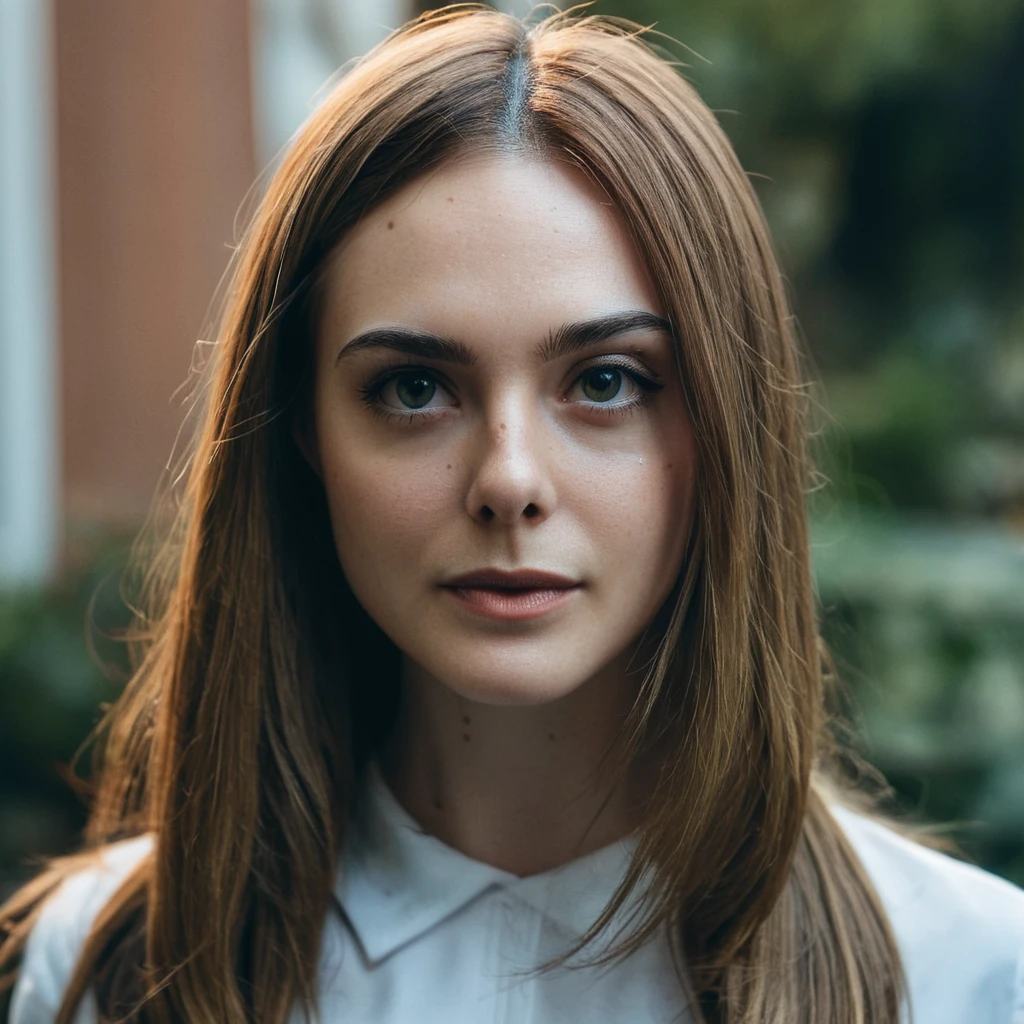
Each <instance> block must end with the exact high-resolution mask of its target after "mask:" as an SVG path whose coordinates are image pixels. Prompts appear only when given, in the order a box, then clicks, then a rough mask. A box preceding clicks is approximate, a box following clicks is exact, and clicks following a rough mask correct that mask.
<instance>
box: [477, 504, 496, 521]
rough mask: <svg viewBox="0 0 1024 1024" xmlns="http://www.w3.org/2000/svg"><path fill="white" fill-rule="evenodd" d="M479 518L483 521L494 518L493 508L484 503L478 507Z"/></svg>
mask: <svg viewBox="0 0 1024 1024" xmlns="http://www.w3.org/2000/svg"><path fill="white" fill-rule="evenodd" d="M480 518H481V519H482V520H483V521H484V522H485V523H489V522H490V521H491V520H492V519H493V518H494V510H493V509H492V508H491V507H490V506H489V505H484V506H483V507H482V508H481V509H480Z"/></svg>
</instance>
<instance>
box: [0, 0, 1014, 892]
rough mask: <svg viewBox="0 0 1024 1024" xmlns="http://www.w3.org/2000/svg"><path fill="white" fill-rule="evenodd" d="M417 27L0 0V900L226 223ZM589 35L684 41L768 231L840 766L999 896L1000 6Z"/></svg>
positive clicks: (689, 72) (716, 22) (1006, 545)
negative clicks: (845, 740) (971, 866)
mask: <svg viewBox="0 0 1024 1024" xmlns="http://www.w3.org/2000/svg"><path fill="white" fill-rule="evenodd" d="M502 6H503V7H504V8H505V9H507V10H510V11H512V12H513V13H515V14H520V15H521V14H525V13H526V12H527V9H528V5H527V4H525V3H522V4H519V3H512V2H509V3H505V4H503V5H502ZM421 9H422V7H421V6H419V5H417V4H416V3H415V2H414V0H378V2H373V0H218V2H217V3H208V2H205V0H147V2H146V3H144V4H140V3H136V2H134V0H90V3H88V4H83V3H79V2H78V0H0V139H2V144H0V893H2V891H4V890H9V889H10V887H11V886H13V885H14V884H16V882H17V881H18V880H19V879H21V878H24V877H26V876H27V875H28V874H29V873H30V871H31V868H30V866H29V862H28V860H27V858H28V857H29V856H30V855H34V854H44V853H60V852H63V851H65V850H67V849H69V848H70V846H71V845H72V844H73V843H74V842H75V841H76V838H77V835H78V832H79V830H80V828H81V825H82V821H83V806H82V802H81V800H80V798H79V797H78V796H76V795H75V788H74V787H73V786H72V785H71V784H70V783H69V767H68V766H69V764H70V762H71V761H72V758H73V756H74V754H75V751H76V750H77V749H78V747H79V745H80V744H81V743H82V741H83V740H84V738H85V737H86V735H87V733H88V732H89V730H90V729H91V728H92V726H93V725H94V724H95V723H96V721H97V720H98V716H99V713H100V707H101V705H102V704H103V703H104V702H108V701H110V700H111V699H112V698H113V697H114V696H115V695H116V693H117V690H118V686H119V684H120V682H123V678H122V679H119V678H118V674H117V672H116V671H111V672H109V673H106V674H105V673H104V671H102V670H101V668H100V667H99V666H100V663H104V662H109V663H112V664H113V665H116V664H118V663H119V660H120V659H121V656H120V654H119V651H118V647H117V645H116V644H114V643H113V642H112V641H111V640H110V639H109V636H108V634H110V633H111V632H112V631H116V629H117V628H118V627H119V626H121V625H123V624H124V623H125V622H126V620H127V613H126V610H125V608H124V606H123V604H122V603H121V601H120V598H119V596H118V580H119V574H120V571H121V569H122V567H123V565H124V562H125V556H126V552H127V546H128V544H129V543H130V541H131V539H132V537H133V535H134V533H135V531H136V530H137V529H138V527H139V526H140V524H141V522H142V519H143V517H144V516H145V515H146V513H147V510H148V507H149V503H150V500H151V497H152V495H153V492H154V488H155V486H156V484H157V481H158V478H159V476H160V474H161V472H162V470H163V468H164V466H165V464H166V462H167V459H168V457H169V455H170V452H171V449H172V445H173V443H174V439H175V435H176V433H177V431H178V429H179V425H180V422H181V419H182V413H183V408H182V399H183V395H182V392H181V390H180V385H181V384H182V383H183V382H184V381H185V379H186V376H187V374H188V369H189V365H190V360H191V357H192V351H193V345H194V343H195V341H196V340H197V339H199V338H202V337H203V331H204V330H206V329H207V324H208V320H209V312H210V309H209V304H210V301H211V298H212V296H213V294H214V291H215V289H216V287H217V284H218V281H219V279H220V277H221V274H222V273H223V271H224V268H225V266H226V264H227V261H228V258H229V255H230V250H231V246H232V243H233V240H234V239H235V237H236V218H237V215H238V211H239V209H240V207H241V206H242V205H243V201H244V200H245V199H246V196H247V194H248V193H249V190H250V188H253V187H255V188H257V189H258V186H253V182H254V181H256V179H257V176H258V174H259V172H260V171H262V170H263V169H264V168H266V167H268V166H269V165H272V163H273V162H274V160H275V155H276V154H277V153H278V152H279V151H280V148H281V147H282V146H283V145H285V144H286V143H287V140H288V138H289V137H290V136H291V134H292V133H293V132H294V131H295V129H296V128H297V126H298V125H299V124H300V123H301V122H302V120H303V119H304V118H305V117H306V116H307V114H308V113H309V112H310V110H311V109H312V108H313V106H314V105H315V103H316V100H317V97H318V95H319V94H320V93H321V91H322V89H323V88H324V87H325V83H327V81H328V79H329V78H330V77H331V76H332V75H334V74H336V72H337V69H338V68H339V67H341V66H343V65H344V64H345V62H346V61H348V60H350V59H351V58H352V57H354V56H356V55H358V54H360V53H362V52H364V51H365V50H366V49H368V48H369V47H370V46H372V45H373V44H374V43H375V42H377V41H378V40H379V39H380V38H382V37H383V35H384V34H385V33H386V32H387V31H388V30H389V29H392V28H395V27H397V26H398V25H399V24H401V23H402V22H403V21H405V20H406V19H407V18H409V17H411V16H412V15H414V14H416V13H419V10H421ZM592 10H594V11H596V12H599V13H605V14H614V15H621V16H625V17H629V18H632V19H636V20H638V21H641V22H643V23H645V24H656V27H657V29H658V30H659V31H661V32H664V33H666V34H667V35H669V36H672V37H674V38H675V39H678V40H680V41H681V42H682V43H683V44H685V48H683V47H674V52H675V53H676V54H677V55H681V56H682V59H683V61H684V62H685V64H686V66H685V67H684V68H683V69H682V71H683V73H684V74H685V75H686V76H687V77H688V78H689V79H690V80H691V81H692V82H694V83H695V84H696V85H697V86H698V88H699V89H700V91H701V93H702V95H703V96H704V97H705V99H706V100H707V102H708V103H709V105H710V106H711V107H712V109H714V110H715V111H716V113H717V114H718V116H719V118H720V120H721V121H722V123H723V125H724V127H725V129H726V131H727V132H728V133H729V134H730V136H731V137H732V139H733V141H734V143H735V146H736V148H737V150H738V152H739V154H740V158H741V160H742V161H743V163H744V165H745V167H746V168H747V170H748V171H749V173H750V175H751V178H752V180H753V182H754V184H755V187H756V188H757V191H758V193H759V195H760V197H761V200H762V202H763V204H764V207H765V209H766V211H767V214H768V217H769V220H770V222H771V226H772V229H773V231H774V235H775V238H776V241H777V244H778V249H779V252H780V256H781V259H782V262H783V265H784V268H785V271H786V274H787V276H788V279H789V281H790V283H791V287H792V293H793V296H794V299H795V305H796V311H797V314H798V317H799V319H800V323H801V325H802V331H803V334H804V335H805V337H806V340H807V344H808V347H809V349H810V351H811V353H812V356H813V360H814V364H815V367H816V371H817V372H818V373H819V374H820V376H821V378H822V380H823V382H824V396H825V402H824V406H823V409H822V413H821V416H820V423H821V427H820V431H819V437H818V440H819V442H820V453H819V460H820V465H821V469H822V471H823V473H824V474H825V476H826V477H827V479H828V484H827V486H825V487H823V488H822V489H820V490H819V491H817V492H816V493H815V494H814V496H813V501H812V512H813V526H814V557H815V567H816V573H817V578H818V585H819V590H820V594H821V599H822V603H823V606H824V608H825V631H826V634H827V637H828V639H829V641H830V643H831V645H832V647H833V649H834V651H835V653H836V655H837V661H838V665H839V670H840V674H841V676H842V678H843V680H844V683H845V685H846V688H847V691H848V693H849V708H848V710H849V713H850V716H851V718H852V721H853V723H854V726H855V728H856V730H857V735H858V740H857V742H858V743H859V745H860V748H861V750H862V751H863V752H864V753H866V754H867V756H868V757H869V758H870V759H871V760H872V761H873V762H874V763H875V764H876V765H877V766H878V767H879V768H881V770H882V771H883V772H884V773H885V774H886V776H887V777H888V779H889V780H890V782H891V783H892V784H893V786H894V787H895V789H896V791H897V793H898V795H899V800H900V803H901V805H902V806H903V807H904V808H905V809H906V810H907V811H908V812H909V813H911V814H912V815H913V816H915V817H918V818H920V819H924V820H929V821H935V822H940V823H947V824H949V825H950V826H951V828H952V834H953V835H954V836H955V838H956V839H957V840H958V841H959V842H960V844H961V846H962V848H963V849H964V850H965V851H966V852H967V854H968V855H969V856H970V857H972V858H973V859H975V860H976V861H977V862H978V863H980V864H982V865H983V866H985V867H987V868H989V869H991V870H993V871H996V872H998V873H1000V874H1002V875H1005V876H1006V877H1008V878H1011V879H1014V880H1015V881H1017V882H1018V883H1024V291H1022V288H1021V283H1022V281H1024V0H985V2H984V3H978V2H977V0H887V2H886V3H884V4H882V3H880V2H879V0H786V2H785V3H783V2H781V0H685V2H683V0H615V2H605V0H599V2H598V3H596V4H595V5H594V6H593V8H592ZM108 675H109V676H111V677H112V678H108Z"/></svg>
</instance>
